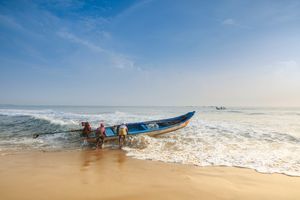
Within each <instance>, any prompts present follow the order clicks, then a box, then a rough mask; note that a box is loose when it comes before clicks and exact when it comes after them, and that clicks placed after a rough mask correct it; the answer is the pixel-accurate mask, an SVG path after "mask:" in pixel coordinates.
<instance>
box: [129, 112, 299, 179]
mask: <svg viewBox="0 0 300 200" xmlns="http://www.w3.org/2000/svg"><path fill="white" fill-rule="evenodd" d="M124 149H125V150H126V151H127V155H128V156H132V157H134V158H138V159H150V160H157V161H164V162H175V163H182V164H192V165H198V166H238V167H246V168H251V169H255V170H257V171H259V172H264V173H284V174H288V175H293V176H300V143H299V140H298V139H297V138H294V137H291V136H289V135H286V134H284V133H277V132H276V131H274V130H268V129H266V128H264V129H259V128H257V127H252V126H250V125H248V126H246V125H240V124H231V123H225V122H221V123H220V122H211V121H209V122H208V121H204V120H201V119H200V118H199V116H195V117H194V119H193V120H192V122H191V124H190V125H189V126H188V127H186V128H185V129H183V130H179V131H177V132H175V133H172V134H167V135H165V136H163V137H158V138H153V137H148V136H140V137H138V138H134V139H131V140H130V141H129V142H128V147H125V148H124Z"/></svg>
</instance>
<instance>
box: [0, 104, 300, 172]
mask: <svg viewBox="0 0 300 200" xmlns="http://www.w3.org/2000/svg"><path fill="white" fill-rule="evenodd" d="M194 110H195V111H196V114H195V116H194V117H193V118H192V119H191V122H190V124H189V125H188V126H187V127H185V128H183V129H180V130H178V131H175V132H172V133H168V134H165V135H161V136H159V137H149V136H136V137H131V138H129V139H128V141H127V144H126V146H125V147H124V148H123V150H124V151H126V154H127V156H130V157H134V158H137V159H147V160H155V161H162V162H172V163H178V164H189V165H197V166H235V167H243V168H250V169H254V170H256V171H258V172H262V173H281V174H286V175H290V176H300V108H255V107H228V108H227V109H226V110H216V109H215V107H102V106H12V105H1V106H0V156H6V155H9V154H17V153H24V152H27V151H68V150H82V149H83V148H84V147H83V145H82V143H81V142H80V137H79V134H75V133H63V131H66V130H70V129H79V128H81V126H80V122H82V121H89V122H91V124H92V127H93V128H96V127H97V126H98V125H99V122H103V123H104V124H105V125H106V126H109V125H114V124H120V123H123V122H139V121H147V120H155V119H164V118H170V117H175V116H178V115H182V114H185V113H187V112H189V111H194ZM57 131H58V132H59V131H62V133H57V134H52V135H41V136H40V137H38V138H37V139H33V137H32V135H33V134H36V133H44V132H57ZM105 148H114V144H105Z"/></svg>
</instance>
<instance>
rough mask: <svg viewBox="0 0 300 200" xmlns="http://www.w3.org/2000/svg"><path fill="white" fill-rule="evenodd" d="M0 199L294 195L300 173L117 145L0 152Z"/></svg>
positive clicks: (213, 197) (210, 197)
mask: <svg viewBox="0 0 300 200" xmlns="http://www.w3.org/2000/svg"><path fill="white" fill-rule="evenodd" d="M0 162H1V165H0V177H1V179H0V199H5V200H13V199H30V200H32V199H39V200H42V199H53V200H56V199H57V200H58V199H285V200H286V199H299V198H300V190H299V187H300V178H298V177H290V176H285V175H281V174H261V173H258V172H256V171H254V170H250V169H242V168H233V167H196V166H190V165H179V164H172V163H162V162H155V161H144V160H137V159H133V158H129V157H127V156H126V155H125V153H124V152H123V151H121V150H109V149H105V150H98V151H94V150H86V151H84V150H80V151H71V152H30V153H22V154H17V155H5V156H1V157H0Z"/></svg>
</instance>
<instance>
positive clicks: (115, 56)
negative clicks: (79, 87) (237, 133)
mask: <svg viewBox="0 0 300 200" xmlns="http://www.w3.org/2000/svg"><path fill="white" fill-rule="evenodd" d="M57 35H58V36H60V37H62V38H64V39H67V40H69V41H71V42H73V43H77V44H79V45H82V46H85V47H86V48H88V49H90V50H92V51H94V52H98V53H101V54H103V55H105V56H107V57H108V58H109V60H110V62H111V63H112V65H113V66H114V67H115V68H118V69H139V68H136V67H135V62H134V61H133V60H132V59H130V58H129V57H128V56H126V55H123V54H120V53H116V52H113V51H111V50H107V49H104V48H102V47H101V46H99V45H95V44H93V43H92V42H90V41H88V40H85V39H82V38H79V37H78V36H76V35H74V34H72V33H69V32H67V31H59V32H57Z"/></svg>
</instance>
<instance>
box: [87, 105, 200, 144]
mask: <svg viewBox="0 0 300 200" xmlns="http://www.w3.org/2000/svg"><path fill="white" fill-rule="evenodd" d="M194 114H195V111H193V112H189V113H186V114H185V115H181V116H178V117H174V118H169V119H162V120H154V121H146V122H136V123H127V124H126V126H127V128H128V135H129V136H134V135H142V134H145V135H149V136H156V135H160V134H164V133H169V132H172V131H176V130H178V129H181V128H184V127H185V126H187V125H188V123H189V121H190V119H191V118H192V117H193V115H194ZM118 126H119V125H116V126H110V127H106V128H105V134H106V138H105V140H114V139H117V138H118V133H117V129H118ZM93 139H94V140H95V136H94V135H91V138H89V142H93Z"/></svg>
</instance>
